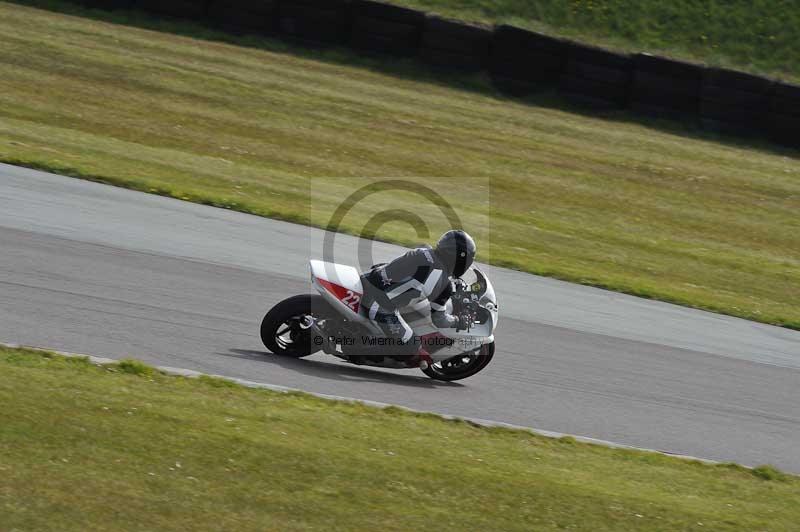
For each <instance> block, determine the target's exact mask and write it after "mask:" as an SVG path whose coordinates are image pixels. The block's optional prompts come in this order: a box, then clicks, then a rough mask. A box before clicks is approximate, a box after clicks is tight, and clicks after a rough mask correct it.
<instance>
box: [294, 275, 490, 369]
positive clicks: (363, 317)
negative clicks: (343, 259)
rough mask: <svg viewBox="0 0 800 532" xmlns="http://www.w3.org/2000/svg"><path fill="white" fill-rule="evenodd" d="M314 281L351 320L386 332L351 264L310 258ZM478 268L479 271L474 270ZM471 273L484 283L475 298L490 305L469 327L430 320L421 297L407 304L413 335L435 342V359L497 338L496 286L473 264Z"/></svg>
mask: <svg viewBox="0 0 800 532" xmlns="http://www.w3.org/2000/svg"><path fill="white" fill-rule="evenodd" d="M309 265H310V270H311V282H312V284H313V285H314V287H315V288H316V290H317V291H318V292H319V293H320V294H321V295H322V296H323V298H325V300H326V301H327V302H328V303H329V304H330V305H331V306H332V307H333V308H334V309H335V310H336V311H338V312H339V313H340V314H342V315H344V316H345V317H346V318H347V319H348V320H349V321H353V322H357V323H360V324H361V325H363V326H365V327H367V328H368V329H369V330H370V331H372V333H373V334H374V335H375V336H384V335H383V332H382V331H381V330H380V329H379V328H378V327H377V326H376V325H375V324H374V323H373V322H372V321H371V320H370V319H369V318H368V317H367V312H368V311H369V309H366V308H363V305H362V304H361V302H362V297H363V294H364V289H363V286H362V283H361V276H360V274H359V272H358V270H357V269H356V268H354V267H352V266H347V265H343V264H336V263H332V262H324V261H320V260H311V261H310V262H309ZM473 272H477V273H473ZM470 274H471V275H473V276H475V278H476V281H480V282H481V283H483V284H482V285H481V286H482V292H481V293H479V294H476V295H475V296H474V297H475V300H476V301H477V302H479V303H481V304H482V306H483V307H484V308H485V309H487V313H486V316H485V319H484V321H483V322H481V323H476V324H475V325H474V326H473V327H471V328H470V329H469V330H460V331H456V329H454V328H447V329H440V328H438V327H436V326H435V325H434V324H433V321H432V320H431V309H430V304H429V302H428V301H427V300H422V301H419V302H417V303H416V304H413V305H411V306H409V307H407V308H404V309H401V314H402V315H403V317H404V318H405V319H406V321H407V323H408V324H409V326H410V327H411V328H412V330H413V331H414V335H415V336H416V337H418V338H419V339H420V341H421V342H422V343H428V344H429V343H430V342H436V345H437V349H436V350H431V359H432V360H434V361H441V360H447V359H449V358H452V357H454V356H456V355H459V354H461V353H463V352H464V351H472V350H475V349H478V348H480V346H481V345H484V344H491V343H493V342H494V329H495V327H496V325H497V303H496V299H495V295H494V289H493V287H492V285H491V283H490V282H489V280H488V279H487V278H486V277H485V276H484V275H483V274H482V273H480V271H479V270H477V269H475V268H473V269H471V271H470ZM452 311H453V302H452V301H448V303H447V312H450V313H451V312H452Z"/></svg>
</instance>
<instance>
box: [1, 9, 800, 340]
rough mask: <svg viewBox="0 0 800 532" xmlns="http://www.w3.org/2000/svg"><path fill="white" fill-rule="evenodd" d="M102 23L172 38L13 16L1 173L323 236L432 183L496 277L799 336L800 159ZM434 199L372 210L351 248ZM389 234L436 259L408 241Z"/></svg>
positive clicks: (274, 49)
mask: <svg viewBox="0 0 800 532" xmlns="http://www.w3.org/2000/svg"><path fill="white" fill-rule="evenodd" d="M44 3H45V4H48V5H55V6H61V9H64V10H67V11H70V10H71V11H72V12H74V13H76V14H86V13H90V12H86V11H84V10H81V9H80V8H76V7H67V6H66V5H65V4H62V3H59V2H44ZM94 16H96V17H101V18H102V17H107V18H108V20H111V21H116V22H125V23H131V24H136V25H139V26H142V25H144V26H147V25H149V26H151V27H153V28H156V29H161V30H164V31H163V32H158V31H150V30H148V29H143V28H140V27H130V26H122V25H119V24H115V23H113V22H109V21H108V20H106V21H103V20H92V19H87V18H81V17H77V16H72V15H69V14H64V13H54V12H51V11H44V10H40V9H35V8H31V7H25V6H20V5H16V4H10V3H3V2H0V47H2V49H3V54H2V55H0V66H1V67H2V70H3V76H2V77H0V160H2V161H6V162H11V163H15V164H20V165H24V166H31V167H35V168H42V169H47V170H53V171H56V172H59V173H65V174H67V175H74V176H78V177H85V178H90V179H94V180H97V181H102V182H107V183H111V184H115V185H120V186H126V187H130V188H135V189H138V190H143V191H147V192H153V193H158V194H164V195H168V196H172V197H176V198H181V199H186V200H190V201H197V202H201V203H207V204H211V205H216V206H221V207H225V208H230V209H237V210H241V211H244V212H249V213H253V214H258V215H262V216H270V217H275V218H281V219H286V220H289V221H295V222H300V223H305V224H310V225H316V226H325V225H326V224H327V222H328V220H329V218H330V214H331V211H332V210H333V209H334V208H335V206H336V205H335V203H336V202H335V201H331V198H343V197H344V196H345V195H346V194H347V193H348V191H350V190H352V189H353V188H355V187H358V186H360V185H363V184H366V183H369V182H371V181H372V180H374V179H375V178H383V177H398V178H405V179H411V180H417V181H419V182H421V183H425V184H427V185H429V186H431V187H433V188H435V189H436V190H439V191H444V192H445V195H446V197H447V198H448V199H449V200H450V201H451V202H452V203H453V204H454V205H455V206H456V208H457V210H458V211H459V214H460V215H461V217H462V218H463V219H464V220H467V221H468V222H469V224H468V228H469V229H470V230H476V232H477V233H478V234H479V236H480V237H481V238H480V241H479V245H480V249H481V252H480V258H482V259H483V260H488V261H490V262H492V263H494V264H498V265H503V266H509V267H512V268H517V269H520V270H525V271H529V272H533V273H538V274H542V275H548V276H553V277H558V278H561V279H565V280H569V281H574V282H580V283H584V284H591V285H595V286H600V287H604V288H608V289H612V290H617V291H621V292H627V293H631V294H634V295H638V296H642V297H651V298H657V299H661V300H665V301H671V302H675V303H679V304H682V305H687V306H694V307H698V308H704V309H708V310H712V311H717V312H723V313H727V314H731V315H736V316H741V317H745V318H749V319H754V320H759V321H764V322H767V323H774V324H777V325H783V326H787V327H793V328H798V329H800V307H798V306H797V304H796V302H797V301H798V300H800V217H798V216H797V212H800V165H798V164H797V159H796V158H794V157H795V156H796V152H792V151H781V150H778V149H775V148H770V147H768V146H766V145H756V146H755V147H749V146H746V145H744V144H741V143H738V141H733V140H725V139H720V138H717V137H714V136H711V135H708V134H703V133H700V132H696V131H693V130H691V129H680V128H679V129H674V128H673V129H671V130H670V129H669V127H670V126H664V127H666V128H667V129H666V130H662V131H657V130H654V129H652V128H650V127H648V124H649V122H639V121H632V120H630V119H629V117H628V116H627V115H625V114H611V115H603V116H596V117H591V116H583V115H579V114H574V113H572V112H570V111H569V109H562V108H556V107H553V106H549V107H543V106H541V107H540V106H535V105H530V104H529V103H530V102H527V103H526V102H519V101H513V100H508V99H504V98H502V97H500V96H498V95H496V94H494V93H493V92H492V91H491V89H490V88H489V86H488V84H486V83H485V81H484V80H482V79H480V78H470V79H463V80H459V81H460V82H461V83H463V88H462V89H458V88H454V87H452V86H450V84H449V81H448V84H447V85H446V86H445V85H443V84H441V83H439V81H441V80H438V78H436V74H434V73H432V72H430V71H426V70H424V69H423V68H422V67H418V66H414V65H412V64H410V63H409V64H406V63H402V64H387V63H386V62H385V61H383V60H382V59H364V58H358V57H356V56H354V55H352V54H350V53H349V52H346V51H341V50H333V51H314V50H308V49H304V48H299V47H296V46H290V45H286V44H283V43H277V42H273V41H269V40H258V39H249V38H244V39H234V38H231V37H229V36H225V35H224V34H220V33H215V32H213V31H210V30H206V29H203V28H201V27H198V26H192V25H190V24H179V23H174V22H163V21H154V20H152V19H148V18H147V17H146V16H143V15H137V14H130V13H128V14H125V13H122V14H116V15H103V14H98V13H94ZM169 32H178V33H184V34H187V33H190V34H193V35H194V37H191V36H186V35H183V36H179V35H174V34H172V33H169ZM214 39H228V40H231V39H233V41H234V42H235V43H236V44H238V46H237V45H234V44H231V43H226V42H219V41H215V40H214ZM241 45H245V46H241ZM546 101H547V96H545V97H543V99H542V100H538V101H537V102H538V103H541V102H546ZM537 102H534V103H537ZM661 126H662V124H659V127H661ZM476 181H477V182H479V183H485V184H486V185H487V186H486V187H484V188H483V189H479V188H477V187H473V186H471V185H470V183H473V182H476ZM417 201H418V200H417V198H415V197H413V196H408V195H401V196H393V197H388V198H384V199H377V200H375V201H374V202H371V203H370V204H369V205H366V206H364V205H359V206H358V208H356V209H354V210H353V211H352V212H351V214H350V215H349V216H348V217H347V218H346V219H345V221H344V225H343V226H342V230H344V231H345V232H350V233H359V232H360V231H361V229H362V227H364V223H365V221H366V220H368V219H369V218H370V216H372V214H373V213H374V212H375V211H376V210H380V209H381V208H388V207H392V208H407V209H410V210H414V209H415V208H416V209H418V208H419V207H418V206H416V202H417ZM423 210H424V209H423ZM428 210H430V209H428ZM423 214H425V213H424V212H423ZM443 228H444V224H443V223H442V224H441V226H440V227H439V226H436V225H435V224H434V226H433V229H434V231H433V232H435V230H436V229H443ZM374 236H375V237H377V238H379V239H383V240H389V241H395V242H399V243H405V244H409V243H413V242H415V241H416V240H417V236H416V235H415V234H412V232H411V231H409V229H408V227H407V226H405V225H397V224H395V225H388V226H385V227H383V228H381V229H380V230H379V231H377V232H375V233H374Z"/></svg>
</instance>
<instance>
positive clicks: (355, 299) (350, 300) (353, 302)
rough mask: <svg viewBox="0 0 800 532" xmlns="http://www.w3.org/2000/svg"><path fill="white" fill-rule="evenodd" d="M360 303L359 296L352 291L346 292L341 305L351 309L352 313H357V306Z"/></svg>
mask: <svg viewBox="0 0 800 532" xmlns="http://www.w3.org/2000/svg"><path fill="white" fill-rule="evenodd" d="M360 302H361V295H360V294H356V293H355V292H353V291H352V290H348V291H347V295H345V296H344V297H343V298H342V303H344V304H345V305H347V306H348V307H350V308H351V309H353V312H358V304H359V303H360Z"/></svg>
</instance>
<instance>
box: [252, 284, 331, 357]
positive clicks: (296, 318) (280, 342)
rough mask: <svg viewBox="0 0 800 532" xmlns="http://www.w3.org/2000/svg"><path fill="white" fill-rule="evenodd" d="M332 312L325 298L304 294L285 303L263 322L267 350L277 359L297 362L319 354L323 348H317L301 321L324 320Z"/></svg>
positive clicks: (280, 304)
mask: <svg viewBox="0 0 800 532" xmlns="http://www.w3.org/2000/svg"><path fill="white" fill-rule="evenodd" d="M328 308H329V307H328V303H327V302H326V301H325V300H324V299H323V298H322V296H317V295H309V294H304V295H300V296H294V297H290V298H289V299H284V300H283V301H281V302H280V303H278V304H277V305H275V306H274V307H272V309H271V310H270V311H269V312H267V315H266V316H264V320H263V321H262V322H261V341H262V342H263V343H264V347H266V348H267V349H269V350H270V351H271V352H272V353H274V354H276V355H284V356H289V357H295V358H300V357H306V356H308V355H312V354H314V353H316V352H317V351H319V350H320V349H321V346H318V345H315V344H314V342H313V338H312V336H311V333H310V331H308V330H306V329H302V328H301V327H300V319H301V318H302V317H303V316H307V315H313V316H316V317H322V315H323V314H328V312H327V309H328ZM282 331H283V332H282ZM279 333H280V334H279ZM287 335H288V336H287Z"/></svg>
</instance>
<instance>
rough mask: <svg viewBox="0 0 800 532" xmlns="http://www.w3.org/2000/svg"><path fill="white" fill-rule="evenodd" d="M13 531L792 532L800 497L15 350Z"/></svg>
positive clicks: (11, 353)
mask: <svg viewBox="0 0 800 532" xmlns="http://www.w3.org/2000/svg"><path fill="white" fill-rule="evenodd" d="M0 375H2V378H1V379H0V402H1V403H2V405H3V408H2V409H0V530H9V531H10V530H59V531H62V532H67V531H72V530H75V531H85V530H120V531H121V530H164V531H167V530H241V531H245V530H258V531H264V530H312V529H315V530H320V529H323V530H437V531H444V530H458V531H462V530H549V529H571V530H591V531H601V530H615V531H621V530H661V531H672V530H676V531H677V530H680V531H686V530H715V531H718V530H719V531H722V530H764V531H771V530H774V531H783V530H791V529H792V528H793V527H794V526H795V525H796V524H797V522H798V520H800V506H798V504H797V500H798V498H800V480H799V479H798V478H797V477H793V476H787V475H784V474H782V473H780V472H777V471H775V470H774V469H772V468H769V467H762V468H759V469H757V470H755V471H749V470H746V469H744V468H741V467H738V466H733V465H721V466H711V465H704V464H700V463H695V462H687V461H684V460H680V459H677V458H670V457H666V456H663V455H657V454H653V453H642V452H632V451H622V450H611V449H607V448H604V447H599V446H593V445H586V444H580V443H576V442H575V441H574V440H571V439H564V440H553V439H548V438H544V437H539V436H535V435H532V434H529V433H526V432H518V431H509V430H505V429H486V428H477V427H474V426H472V425H470V424H467V423H464V422H452V421H444V420H442V419H441V418H438V417H436V416H433V415H418V414H411V413H406V412H403V411H401V410H399V409H388V410H378V409H374V408H370V407H365V406H362V405H357V404H347V403H336V402H330V401H325V400H321V399H316V398H313V397H310V396H306V395H299V394H288V395H287V394H281V393H277V392H269V391H264V390H252V389H246V388H241V387H238V386H233V385H230V384H228V383H226V382H223V381H217V380H213V379H204V380H191V379H185V378H176V377H167V376H163V375H161V374H158V373H156V372H153V371H152V370H149V369H148V368H147V367H145V366H142V365H141V364H139V363H134V362H128V363H125V364H123V365H118V366H108V367H98V366H95V365H92V364H91V363H89V362H87V361H86V359H65V358H62V357H58V356H49V355H43V354H42V353H31V352H25V351H19V350H9V349H6V348H2V347H0Z"/></svg>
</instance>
